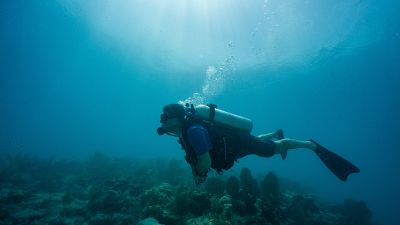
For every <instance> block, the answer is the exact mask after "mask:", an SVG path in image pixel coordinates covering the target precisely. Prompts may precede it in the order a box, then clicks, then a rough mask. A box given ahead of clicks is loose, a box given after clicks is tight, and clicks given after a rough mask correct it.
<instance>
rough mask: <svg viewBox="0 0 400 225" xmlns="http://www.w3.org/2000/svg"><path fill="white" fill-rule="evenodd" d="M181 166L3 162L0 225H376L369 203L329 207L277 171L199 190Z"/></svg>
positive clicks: (246, 173)
mask: <svg viewBox="0 0 400 225" xmlns="http://www.w3.org/2000/svg"><path fill="white" fill-rule="evenodd" d="M182 165H183V164H182V163H181V161H179V160H173V159H161V158H158V159H155V160H149V161H135V160H132V159H127V158H122V159H121V158H110V157H107V156H106V155H104V154H102V153H96V154H94V155H93V156H92V157H90V158H89V159H88V160H86V161H81V162H78V161H77V162H71V161H65V160H59V161H54V160H45V159H41V158H37V157H32V156H21V155H14V156H3V157H1V158H0V175H1V176H0V218H1V220H0V225H14V224H33V225H39V224H49V225H66V224H74V225H103V224H104V225H105V224H116V225H135V224H138V225H159V224H164V225H172V224H177V225H205V224H210V225H242V224H249V225H250V224H251V225H255V224H267V225H272V224H282V225H284V224H288V225H289V224H298V225H372V224H373V223H372V212H371V211H370V210H369V209H368V206H367V205H366V203H365V202H363V201H356V200H351V199H346V200H344V201H343V202H342V203H329V204H322V203H319V202H318V201H317V199H315V198H314V197H313V196H310V195H308V194H306V193H304V192H301V191H297V190H294V189H288V188H283V185H282V183H281V182H280V179H279V178H278V176H277V175H276V174H274V173H271V172H270V173H268V174H267V175H265V177H264V178H263V180H262V181H261V182H260V184H259V182H258V181H257V180H256V179H254V178H253V177H252V175H251V171H250V169H248V168H243V169H242V170H241V172H240V174H239V176H234V175H232V176H230V177H228V178H224V177H223V176H222V178H221V177H209V178H208V180H207V182H206V183H205V184H204V185H203V186H195V185H194V182H193V180H192V179H193V178H192V177H191V174H190V169H189V168H184V167H183V166H182ZM238 177H239V178H240V179H239V178H238Z"/></svg>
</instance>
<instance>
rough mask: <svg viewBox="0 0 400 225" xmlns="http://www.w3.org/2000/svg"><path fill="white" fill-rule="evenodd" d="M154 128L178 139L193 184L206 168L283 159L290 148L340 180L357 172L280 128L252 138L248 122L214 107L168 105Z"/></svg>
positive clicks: (203, 177)
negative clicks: (309, 155)
mask: <svg viewBox="0 0 400 225" xmlns="http://www.w3.org/2000/svg"><path fill="white" fill-rule="evenodd" d="M160 123H161V124H162V125H161V127H159V128H158V129H157V133H158V134H159V135H163V134H168V135H171V136H175V137H178V142H179V143H180V144H181V146H182V149H183V150H184V151H185V154H186V155H185V159H186V162H187V163H188V164H189V165H190V167H191V168H192V173H193V176H194V179H195V183H196V184H200V183H203V182H204V181H205V180H206V178H207V173H208V171H209V170H210V168H212V169H214V170H216V171H217V172H218V173H219V174H221V173H222V171H223V170H228V169H230V168H231V167H232V166H233V165H234V163H235V161H236V160H237V159H239V158H242V157H244V156H247V155H251V154H255V155H258V156H261V157H272V156H273V155H276V154H280V155H281V157H282V159H283V160H284V159H285V158H286V156H287V152H288V150H290V149H299V148H302V149H309V150H311V151H313V152H315V153H316V154H317V156H318V157H319V158H320V159H321V161H322V162H323V163H324V164H325V166H326V167H327V168H328V169H329V170H330V171H331V172H332V173H333V174H335V175H336V176H337V177H338V178H339V179H340V180H342V181H346V180H347V177H348V176H349V175H350V174H351V173H358V172H360V169H359V168H358V167H356V166H355V165H353V164H352V163H351V162H349V161H347V160H346V159H344V158H343V157H341V156H339V155H337V154H336V153H334V152H332V151H329V150H328V149H326V148H325V147H323V146H322V145H320V144H318V143H317V142H316V141H314V140H307V141H303V140H296V139H290V138H285V137H284V134H283V131H282V130H281V129H279V130H277V131H275V132H273V133H268V134H261V135H258V136H253V135H252V134H251V130H252V127H253V123H252V121H251V120H250V119H248V118H245V117H242V116H238V115H235V114H232V113H229V112H226V111H223V110H220V109H217V106H216V105H214V104H209V105H197V106H194V105H193V104H188V103H186V104H180V103H175V104H169V105H166V106H165V107H164V108H163V112H162V114H161V120H160Z"/></svg>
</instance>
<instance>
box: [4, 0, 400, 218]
mask: <svg viewBox="0 0 400 225" xmlns="http://www.w3.org/2000/svg"><path fill="white" fill-rule="evenodd" d="M399 7H400V4H399V3H398V2H397V1H392V0H386V1H372V0H347V1H334V0H323V1H317V0H304V1H299V0H295V1H277V0H269V1H267V0H266V1H261V0H254V1H245V0H220V1H211V0H186V1H185V0H159V1H157V0H146V1H145V0H135V1H122V0H116V1H107V0H99V1H78V0H56V1H51V0H43V1H20V0H14V1H2V2H1V3H0V105H1V110H0V154H2V155H4V154H10V153H12V154H15V153H23V154H32V155H36V156H40V157H44V158H59V157H60V158H70V159H82V158H85V157H87V156H89V155H91V154H93V153H94V152H98V151H100V152H104V153H106V154H108V155H116V156H129V157H134V158H152V157H171V158H179V159H182V158H183V152H182V150H181V149H180V146H179V145H178V144H177V143H176V140H175V139H173V138H170V137H159V136H158V135H157V134H156V128H157V127H158V126H159V114H160V112H161V109H162V107H163V106H164V105H165V104H168V103H174V102H178V101H188V102H194V103H215V104H217V105H218V106H219V108H221V109H223V110H226V111H230V112H233V113H236V114H239V115H243V116H246V117H249V118H251V119H252V121H253V122H254V129H253V133H254V134H260V133H267V132H271V131H275V130H276V129H278V128H282V129H283V130H284V131H285V135H286V136H287V137H291V138H298V139H310V138H312V139H315V140H317V141H318V142H320V143H321V144H323V145H324V146H326V147H328V148H329V149H331V150H333V151H335V152H337V153H338V154H340V155H342V156H344V157H345V158H347V159H349V160H350V161H352V162H353V163H355V164H356V165H357V166H358V167H359V168H360V169H361V173H359V174H354V175H351V176H350V177H349V180H348V181H347V182H341V181H340V180H338V179H337V178H336V177H334V176H333V175H332V174H331V173H330V172H329V171H328V170H327V169H326V168H325V167H324V166H323V164H322V163H321V162H320V161H319V160H318V159H317V157H315V155H313V154H311V153H310V152H308V151H302V150H294V151H293V152H289V155H288V158H287V159H286V160H285V161H282V160H281V158H280V157H279V156H275V157H273V158H268V159H266V158H259V157H255V156H250V157H246V158H244V159H241V160H239V163H238V164H237V165H236V166H235V168H234V170H239V169H240V168H241V167H248V168H250V169H251V170H252V171H259V172H267V171H275V172H276V173H277V174H278V175H279V176H282V177H286V178H289V179H291V180H294V181H297V182H300V183H301V184H303V185H305V186H308V187H310V188H311V189H312V190H313V191H314V192H315V194H316V195H319V196H320V197H321V198H324V199H327V200H329V201H342V200H343V199H345V198H352V199H358V200H364V201H365V202H366V203H367V204H368V206H369V208H370V209H371V210H372V212H373V216H374V220H375V221H376V222H377V224H382V225H394V224H398V221H399V220H400V216H399V215H398V208H397V205H398V202H399V201H400V194H399V190H400V180H399V175H398V173H399V172H400V166H399V165H400V164H399V163H398V162H397V160H398V159H399V158H400V153H399V152H400V151H399V150H400V148H399V146H400V118H399V115H400V101H399V97H400V56H399V51H400V22H399V21H400V18H399V16H398V13H397V9H398V8H399Z"/></svg>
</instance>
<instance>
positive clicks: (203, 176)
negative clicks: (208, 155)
mask: <svg viewBox="0 0 400 225" xmlns="http://www.w3.org/2000/svg"><path fill="white" fill-rule="evenodd" d="M206 179H207V173H205V174H197V175H196V176H195V177H194V182H195V183H196V184H197V185H199V184H202V183H204V181H206Z"/></svg>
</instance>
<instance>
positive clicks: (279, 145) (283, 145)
mask: <svg viewBox="0 0 400 225" xmlns="http://www.w3.org/2000/svg"><path fill="white" fill-rule="evenodd" d="M274 142H275V154H282V153H284V152H286V151H287V150H289V149H297V148H306V149H310V150H313V151H314V150H315V149H316V148H317V145H316V144H315V143H313V142H311V141H301V140H296V139H290V138H284V139H282V140H277V141H274Z"/></svg>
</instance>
